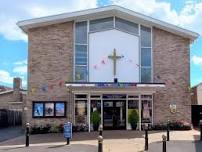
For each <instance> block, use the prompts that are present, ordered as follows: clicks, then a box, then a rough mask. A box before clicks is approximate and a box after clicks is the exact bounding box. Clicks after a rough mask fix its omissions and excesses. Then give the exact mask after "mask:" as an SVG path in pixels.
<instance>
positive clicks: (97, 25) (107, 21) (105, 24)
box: [89, 17, 114, 32]
mask: <svg viewBox="0 0 202 152" xmlns="http://www.w3.org/2000/svg"><path fill="white" fill-rule="evenodd" d="M113 27H114V20H113V17H108V18H102V19H96V20H91V21H90V29H89V30H90V32H94V31H101V30H107V29H111V28H113Z"/></svg>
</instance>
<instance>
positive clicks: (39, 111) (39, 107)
mask: <svg viewBox="0 0 202 152" xmlns="http://www.w3.org/2000/svg"><path fill="white" fill-rule="evenodd" d="M43 109H44V105H43V103H34V117H42V116H43V115H44V113H43Z"/></svg>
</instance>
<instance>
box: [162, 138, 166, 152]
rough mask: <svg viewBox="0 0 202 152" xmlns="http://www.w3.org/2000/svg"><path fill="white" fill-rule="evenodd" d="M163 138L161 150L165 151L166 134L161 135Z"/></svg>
mask: <svg viewBox="0 0 202 152" xmlns="http://www.w3.org/2000/svg"><path fill="white" fill-rule="evenodd" d="M162 138H163V152H166V136H165V135H162Z"/></svg>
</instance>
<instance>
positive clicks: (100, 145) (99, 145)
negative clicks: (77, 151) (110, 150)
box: [98, 136, 103, 152]
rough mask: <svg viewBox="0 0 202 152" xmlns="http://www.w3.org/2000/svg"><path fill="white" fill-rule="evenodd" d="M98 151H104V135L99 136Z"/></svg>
mask: <svg viewBox="0 0 202 152" xmlns="http://www.w3.org/2000/svg"><path fill="white" fill-rule="evenodd" d="M98 152H103V137H102V136H98Z"/></svg>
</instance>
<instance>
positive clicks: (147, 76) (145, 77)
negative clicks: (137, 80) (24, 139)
mask: <svg viewBox="0 0 202 152" xmlns="http://www.w3.org/2000/svg"><path fill="white" fill-rule="evenodd" d="M141 80H142V82H144V83H150V82H151V68H144V67H142V68H141Z"/></svg>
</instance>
